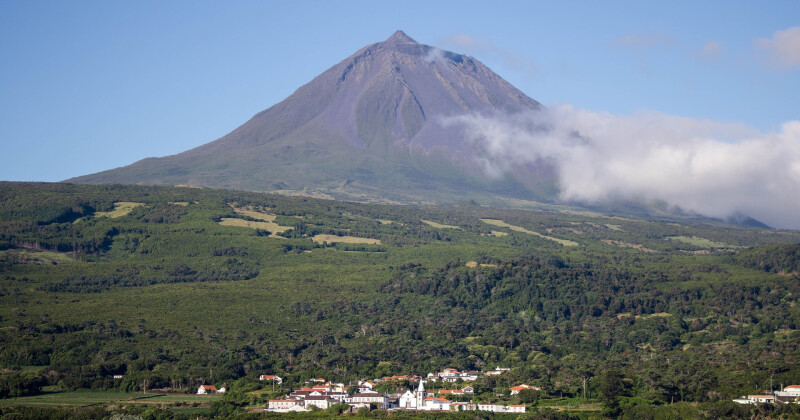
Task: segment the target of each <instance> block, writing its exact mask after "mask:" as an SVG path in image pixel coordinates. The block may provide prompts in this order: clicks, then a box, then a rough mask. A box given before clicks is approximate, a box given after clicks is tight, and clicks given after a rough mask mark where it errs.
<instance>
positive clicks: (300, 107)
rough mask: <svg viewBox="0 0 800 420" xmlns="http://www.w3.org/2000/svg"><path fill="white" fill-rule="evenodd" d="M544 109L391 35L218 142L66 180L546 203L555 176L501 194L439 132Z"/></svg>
mask: <svg viewBox="0 0 800 420" xmlns="http://www.w3.org/2000/svg"><path fill="white" fill-rule="evenodd" d="M540 107H541V105H540V104H539V103H538V102H536V101H535V100H533V99H531V98H530V97H528V96H527V95H525V94H524V93H522V92H520V91H519V90H517V89H516V88H515V87H514V86H512V85H511V84H509V83H508V82H506V81H505V80H503V79H502V78H501V77H500V76H498V75H497V74H495V73H494V72H493V71H491V70H490V69H489V68H488V67H486V66H485V65H483V64H482V63H481V62H480V61H478V60H476V59H474V58H472V57H468V56H464V55H460V54H456V53H452V52H448V51H443V50H440V49H438V48H435V47H431V46H428V45H424V44H420V43H417V42H416V41H414V40H413V39H412V38H411V37H409V36H408V35H406V34H405V33H404V32H403V31H396V32H395V33H394V34H393V35H392V36H390V37H389V38H388V39H386V40H385V41H383V42H378V43H375V44H371V45H368V46H366V47H364V48H362V49H360V50H359V51H357V52H355V53H354V54H353V55H351V56H350V57H348V58H346V59H344V60H342V61H341V62H340V63H338V64H336V65H334V66H333V67H331V68H329V69H328V70H326V71H325V72H323V73H322V74H320V75H319V76H317V77H315V78H314V79H313V80H312V81H310V82H309V83H307V84H306V85H304V86H301V87H300V88H298V89H297V90H296V91H295V92H294V93H293V94H292V95H290V96H289V97H288V98H286V99H285V100H283V101H281V102H280V103H278V104H276V105H274V106H272V107H270V108H269V109H267V110H265V111H262V112H259V113H258V114H256V115H255V116H254V117H253V118H251V119H250V120H249V121H247V122H246V123H245V124H243V125H242V126H240V127H239V128H237V129H235V130H234V131H232V132H231V133H229V134H227V135H226V136H224V137H222V138H220V139H218V140H215V141H213V142H211V143H207V144H205V145H203V146H200V147H197V148H195V149H192V150H189V151H186V152H183V153H180V154H178V155H174V156H167V157H163V158H155V159H154V158H149V159H145V160H142V161H140V162H137V163H134V164H132V165H130V166H127V167H123V168H118V169H113V170H109V171H105V172H101V173H98V174H93V175H87V176H83V177H79V178H74V179H71V180H69V181H71V182H83V183H137V184H142V183H143V184H190V185H198V186H207V187H221V188H235V189H246V190H255V191H270V190H287V189H289V190H295V191H297V190H308V189H311V188H313V189H316V190H318V191H319V190H321V191H326V192H328V193H333V192H336V194H334V196H335V197H341V198H350V199H352V198H369V199H373V198H379V199H385V198H387V197H388V198H391V199H392V200H397V201H411V202H420V201H426V202H431V201H433V202H438V201H448V198H446V197H451V198H452V197H454V196H457V197H458V198H459V199H462V198H463V196H462V194H464V193H474V192H479V193H481V194H491V195H496V194H500V195H504V194H505V195H508V194H511V195H514V196H516V197H523V198H547V197H551V196H552V193H553V192H554V191H555V190H554V188H555V187H554V182H553V179H554V178H553V177H552V176H551V175H552V174H548V173H547V171H538V172H530V171H529V170H527V169H526V168H520V171H517V173H515V174H514V175H513V176H510V177H508V178H506V179H505V180H502V181H500V184H502V185H500V184H498V181H497V180H491V179H486V178H485V177H484V175H483V171H482V166H481V165H482V163H481V156H480V151H479V150H476V149H475V146H474V145H472V144H470V143H469V142H468V141H466V140H465V138H466V136H465V135H464V133H463V131H462V128H461V127H455V126H452V125H447V124H443V122H442V121H443V120H445V119H447V118H449V117H455V116H458V115H464V114H466V113H472V112H478V113H514V112H521V111H529V110H536V109H539V108H540ZM343 180H347V181H349V182H344V183H343V182H342V181H343ZM342 185H344V186H346V187H347V191H344V192H343V191H342V190H343V189H344V188H345V187H342ZM355 189H358V191H356V192H355V194H354V190H355ZM409 197H413V198H411V199H408V198H409ZM449 201H452V200H449Z"/></svg>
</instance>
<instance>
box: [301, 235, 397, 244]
mask: <svg viewBox="0 0 800 420" xmlns="http://www.w3.org/2000/svg"><path fill="white" fill-rule="evenodd" d="M311 240H313V241H314V242H316V243H318V244H321V243H323V242H327V243H332V242H339V243H345V244H373V245H380V244H381V240H380V239H372V238H358V237H355V236H336V235H314V237H313V238H311Z"/></svg>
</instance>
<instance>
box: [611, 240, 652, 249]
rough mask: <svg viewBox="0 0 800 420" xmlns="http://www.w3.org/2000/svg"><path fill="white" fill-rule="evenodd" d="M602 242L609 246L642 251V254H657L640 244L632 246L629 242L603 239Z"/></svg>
mask: <svg viewBox="0 0 800 420" xmlns="http://www.w3.org/2000/svg"><path fill="white" fill-rule="evenodd" d="M603 242H605V243H607V244H609V245H616V246H621V247H623V248H633V249H638V250H639V251H643V252H658V251H656V250H655V249H650V248H646V247H645V246H644V245H642V244H632V243H630V242H624V241H614V240H611V239H603Z"/></svg>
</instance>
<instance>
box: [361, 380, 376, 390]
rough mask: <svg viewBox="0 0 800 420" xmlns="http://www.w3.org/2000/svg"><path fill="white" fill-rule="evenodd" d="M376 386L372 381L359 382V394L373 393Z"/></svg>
mask: <svg viewBox="0 0 800 420" xmlns="http://www.w3.org/2000/svg"><path fill="white" fill-rule="evenodd" d="M375 385H376V384H375V382H372V381H358V392H367V391H372V388H374V387H375Z"/></svg>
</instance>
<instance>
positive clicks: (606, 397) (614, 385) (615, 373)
mask: <svg viewBox="0 0 800 420" xmlns="http://www.w3.org/2000/svg"><path fill="white" fill-rule="evenodd" d="M625 392H626V384H625V377H624V376H623V375H622V372H621V371H620V370H619V369H618V368H610V369H608V370H606V371H605V373H603V375H602V376H600V400H601V401H602V402H603V415H604V416H608V417H617V416H618V415H619V414H620V407H619V397H622V396H624V395H625Z"/></svg>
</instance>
